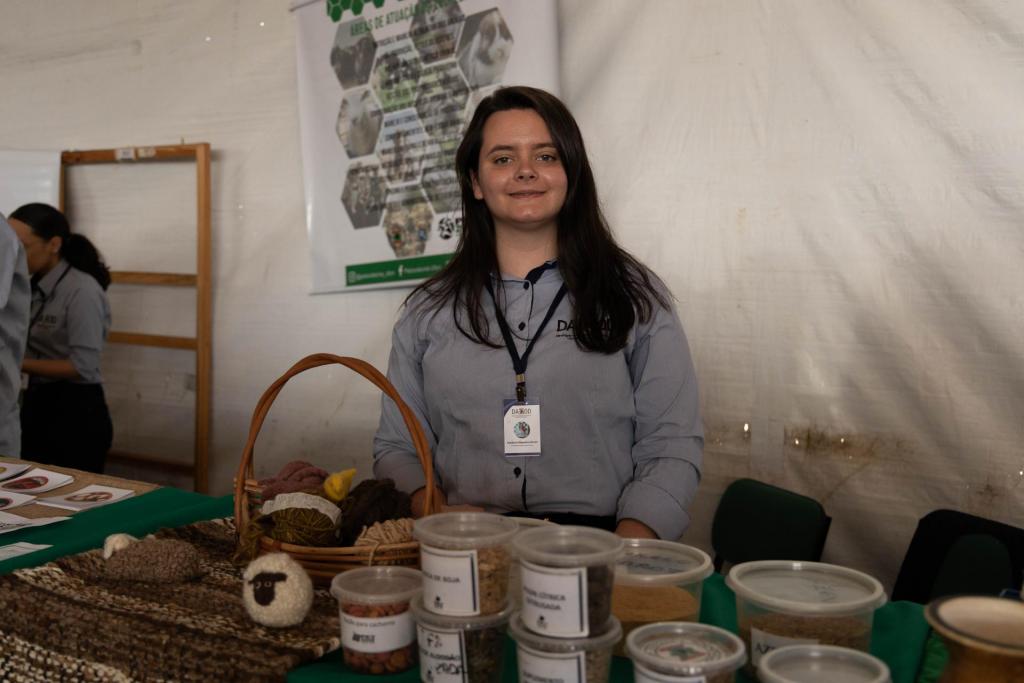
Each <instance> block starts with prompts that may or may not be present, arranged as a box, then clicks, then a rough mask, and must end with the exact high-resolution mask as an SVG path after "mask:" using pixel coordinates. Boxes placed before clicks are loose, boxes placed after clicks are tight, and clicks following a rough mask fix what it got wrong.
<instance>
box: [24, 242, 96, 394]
mask: <svg viewBox="0 0 1024 683" xmlns="http://www.w3.org/2000/svg"><path fill="white" fill-rule="evenodd" d="M109 329H110V304H109V303H108V302H107V293H106V292H104V291H103V288H102V287H100V285H99V283H98V282H96V279H95V278H94V277H93V276H92V275H89V274H88V273H85V272H83V271H81V270H78V269H77V268H74V267H72V266H71V265H70V264H68V262H67V261H65V260H64V259H61V260H60V261H59V262H58V263H57V265H55V266H54V267H53V268H51V269H50V270H49V272H47V273H46V275H44V276H43V277H41V278H40V279H39V281H38V282H37V283H36V286H35V289H34V291H33V292H32V328H31V329H30V330H29V335H30V336H29V342H28V349H27V350H26V351H25V357H26V358H42V359H47V360H60V359H62V358H68V359H70V360H71V363H72V365H74V366H75V370H77V371H78V375H79V379H76V380H70V381H73V382H75V383H77V384H101V383H102V382H103V377H102V375H101V374H100V355H101V354H102V352H103V344H104V342H105V340H106V338H107V331H108V330H109ZM56 381H58V380H56V379H53V378H50V377H42V376H38V375H36V376H34V377H32V382H33V383H36V382H38V383H44V384H45V383H47V382H56Z"/></svg>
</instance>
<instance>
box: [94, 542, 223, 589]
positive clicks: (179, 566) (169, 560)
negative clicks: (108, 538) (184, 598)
mask: <svg viewBox="0 0 1024 683" xmlns="http://www.w3.org/2000/svg"><path fill="white" fill-rule="evenodd" d="M201 559H202V558H201V556H200V553H199V551H198V550H196V549H195V548H194V547H193V546H192V545H190V544H189V543H186V542H184V541H176V540H173V539H162V538H144V539H142V540H141V541H139V542H138V543H132V544H130V545H128V546H127V547H125V548H123V549H122V550H118V551H117V552H115V553H114V554H113V555H111V556H110V559H108V560H107V561H106V564H105V565H104V573H105V575H106V577H107V578H108V579H114V580H116V581H144V582H147V583H179V582H181V581H188V580H190V579H194V578H197V577H199V576H202V575H203V574H204V573H205V572H204V570H203V568H202V563H201Z"/></svg>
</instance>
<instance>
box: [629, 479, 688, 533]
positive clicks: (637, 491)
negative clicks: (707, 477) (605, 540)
mask: <svg viewBox="0 0 1024 683" xmlns="http://www.w3.org/2000/svg"><path fill="white" fill-rule="evenodd" d="M695 478H696V477H695ZM616 519H617V520H623V519H635V520H638V521H640V522H643V523H644V524H646V525H647V526H649V527H651V530H652V531H654V533H656V534H657V535H658V538H661V539H665V540H668V541H675V540H677V539H678V538H679V537H680V536H682V535H683V532H684V531H686V528H687V527H688V526H690V515H689V513H688V512H687V511H686V510H684V509H683V508H682V507H681V506H680V504H679V501H678V500H676V498H675V497H674V496H673V495H672V494H671V493H669V492H668V491H666V490H665V489H663V488H661V487H660V486H656V485H654V484H650V483H647V482H643V481H634V482H632V483H631V484H629V485H628V486H627V487H626V490H625V491H623V492H622V497H621V498H620V499H619V513H618V515H617V517H616Z"/></svg>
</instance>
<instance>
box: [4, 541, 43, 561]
mask: <svg viewBox="0 0 1024 683" xmlns="http://www.w3.org/2000/svg"><path fill="white" fill-rule="evenodd" d="M52 547H53V546H52V545H39V544H38V543H24V542H22V543H11V544H10V545H5V546H0V562H3V561H4V560H9V559H11V558H12V557H18V556H20V555H28V554H29V553H34V552H35V551H37V550H46V549H47V548H52Z"/></svg>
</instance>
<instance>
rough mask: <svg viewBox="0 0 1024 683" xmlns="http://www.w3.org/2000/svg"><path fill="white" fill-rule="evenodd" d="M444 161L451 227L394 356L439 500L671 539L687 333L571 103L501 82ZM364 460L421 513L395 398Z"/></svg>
mask: <svg viewBox="0 0 1024 683" xmlns="http://www.w3.org/2000/svg"><path fill="white" fill-rule="evenodd" d="M455 163H456V171H457V174H458V178H459V184H460V187H461V192H462V202H463V231H462V236H461V238H460V241H459V245H458V247H457V249H456V251H455V254H454V256H453V258H452V260H451V262H450V263H449V265H448V266H447V267H446V268H445V269H444V270H443V271H442V272H441V273H439V274H438V275H437V276H435V277H434V278H432V279H430V280H428V281H427V282H426V283H424V284H423V285H421V286H420V287H418V288H417V289H415V290H414V291H413V293H412V294H411V295H410V296H409V298H408V299H407V300H406V307H405V310H404V311H403V314H402V316H401V318H400V319H399V321H398V323H397V324H396V325H395V329H394V334H393V339H392V351H391V358H390V361H389V366H388V377H389V379H390V380H391V381H392V383H393V384H394V385H395V387H396V388H397V389H398V391H399V393H400V394H401V395H402V397H403V398H404V399H405V401H406V402H407V403H408V404H409V406H410V408H412V410H413V411H414V412H415V413H416V414H417V417H418V418H419V419H420V422H421V424H422V425H423V426H424V431H425V433H426V435H427V439H428V441H429V442H430V446H431V449H432V451H433V455H434V467H435V469H436V471H437V474H438V481H439V487H440V489H441V497H442V503H443V504H444V506H445V507H446V508H449V509H452V508H455V509H481V508H483V509H486V510H489V511H492V512H499V513H511V514H517V515H535V516H543V517H548V518H551V519H552V520H553V521H557V522H562V523H573V524H584V525H589V526H596V527H603V528H606V529H610V530H615V531H616V532H617V533H619V534H620V535H624V536H641V537H643V536H647V537H651V536H659V537H661V538H669V539H675V538H678V537H679V536H680V535H681V534H682V532H683V530H684V529H685V528H686V526H687V525H688V523H689V515H688V513H687V508H688V507H689V504H690V502H691V500H692V499H693V496H694V493H695V492H696V488H697V484H698V482H699V479H700V465H701V454H702V448H703V433H702V428H701V420H700V415H699V406H698V396H697V382H696V378H695V375H694V371H693V365H692V362H691V360H690V353H689V349H688V346H687V343H686V337H685V335H684V334H683V330H682V326H681V325H680V323H679V319H678V317H677V316H676V313H675V311H674V310H673V306H672V303H671V295H670V294H669V293H668V291H667V289H666V288H665V286H664V285H663V284H662V283H661V281H660V280H658V278H657V277H656V276H655V275H654V274H653V273H652V272H651V271H649V270H648V269H647V268H646V267H644V266H643V265H642V264H640V263H639V262H638V261H636V259H634V258H633V257H632V256H630V255H629V254H628V253H626V252H625V251H624V250H622V249H621V248H620V247H619V246H618V245H617V244H616V243H615V240H614V239H613V237H612V235H611V232H610V230H609V228H608V226H607V224H606V222H605V219H604V217H603V215H602V213H601V210H600V207H599V205H598V201H597V194H596V189H595V185H594V179H593V174H592V172H591V170H590V165H589V163H588V161H587V156H586V151H585V149H584V145H583V139H582V137H581V135H580V131H579V128H578V127H577V125H576V122H575V121H574V120H573V118H572V115H571V114H570V113H569V111H568V110H567V109H566V108H565V106H564V105H563V104H562V103H561V102H560V101H559V100H558V99H557V98H555V97H554V96H553V95H550V94H549V93H546V92H544V91H541V90H537V89H534V88H526V87H511V88H502V89H499V90H497V91H496V92H495V93H493V94H492V95H491V96H490V97H487V98H485V99H484V100H483V101H482V102H481V103H480V105H479V107H478V108H477V110H476V113H475V114H474V115H473V119H472V121H471V122H470V124H469V127H468V128H467V131H466V134H465V136H464V138H463V140H462V143H461V144H460V146H459V149H458V152H457V154H456V160H455ZM541 411H542V412H541ZM538 412H540V415H541V416H542V417H540V418H539V419H538V418H537V415H536V413H538ZM541 427H542V428H541ZM538 431H539V432H540V438H539V439H538V438H536V437H537V432H538ZM374 458H375V460H374V472H375V474H376V476H378V477H390V478H392V479H394V480H395V482H396V484H397V486H398V488H400V489H402V490H405V491H407V492H409V493H412V494H413V509H414V511H416V512H422V511H423V510H422V508H423V494H424V491H423V486H424V476H423V472H422V469H421V467H420V464H419V462H418V460H417V458H416V455H415V451H414V449H413V447H412V444H411V441H410V438H409V436H408V433H407V430H406V428H405V425H404V423H403V422H402V419H401V416H400V415H399V413H398V410H397V407H396V406H395V404H394V403H393V402H392V401H390V400H389V399H385V400H384V402H383V404H382V412H381V421H380V427H379V430H378V432H377V436H376V439H375V441H374Z"/></svg>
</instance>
